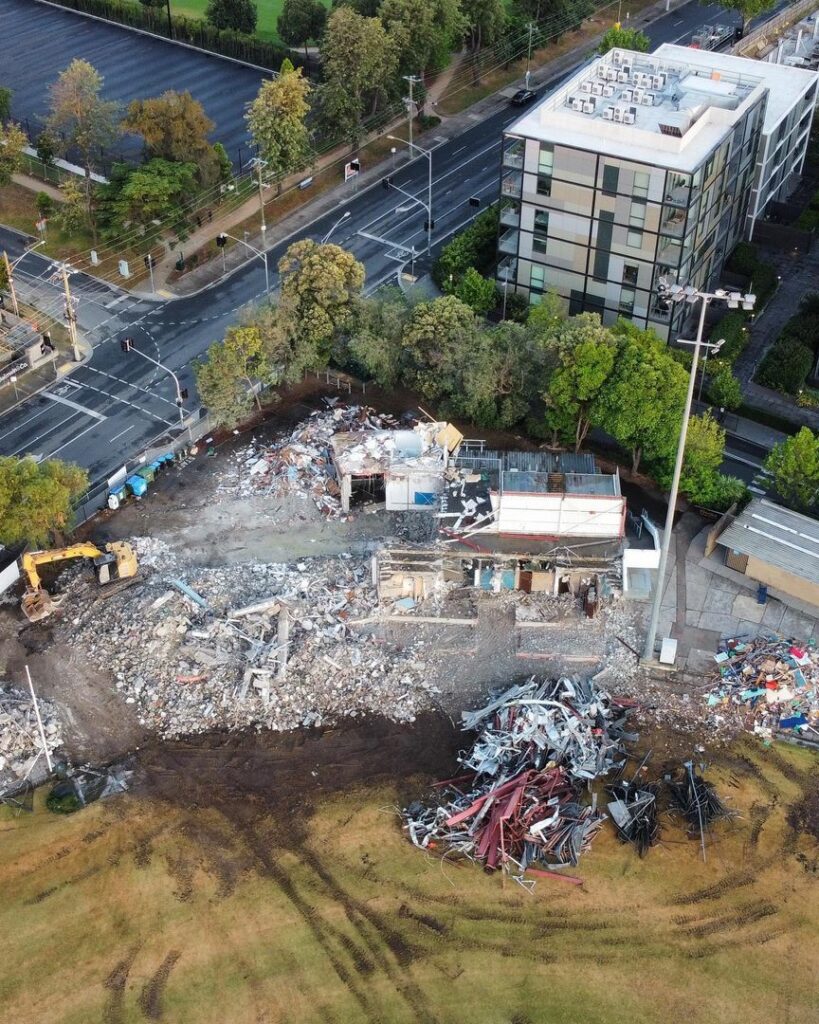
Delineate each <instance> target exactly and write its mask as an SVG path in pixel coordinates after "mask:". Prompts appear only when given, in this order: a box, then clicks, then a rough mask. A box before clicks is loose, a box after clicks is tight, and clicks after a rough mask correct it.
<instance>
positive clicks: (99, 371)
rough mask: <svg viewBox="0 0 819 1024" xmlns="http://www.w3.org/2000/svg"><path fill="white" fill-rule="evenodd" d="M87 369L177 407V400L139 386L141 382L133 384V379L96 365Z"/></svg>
mask: <svg viewBox="0 0 819 1024" xmlns="http://www.w3.org/2000/svg"><path fill="white" fill-rule="evenodd" d="M85 369H86V370H92V371H93V372H94V373H98V374H100V375H101V376H102V377H110V378H111V380H115V381H118V382H119V383H120V384H124V385H125V386H126V387H129V388H134V390H136V391H144V392H145V394H146V395H150V396H151V398H157V399H159V401H160V402H165V403H166V404H167V405H172V406H173V407H174V408H176V402H172V401H170V399H168V398H163V397H162V395H157V394H156V393H155V392H153V391H151V390H150V388H142V387H140V386H139V384H132V383H131V381H129V380H125V378H124V377H117V376H115V375H114V374H113V373H106V371H105V370H98V369H97V368H96V366H86V367H85Z"/></svg>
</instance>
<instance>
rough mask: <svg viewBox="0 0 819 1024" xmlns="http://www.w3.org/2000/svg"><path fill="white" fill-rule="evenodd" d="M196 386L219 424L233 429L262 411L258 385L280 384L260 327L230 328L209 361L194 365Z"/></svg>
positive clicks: (200, 360)
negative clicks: (252, 413) (249, 414)
mask: <svg viewBox="0 0 819 1024" xmlns="http://www.w3.org/2000/svg"><path fill="white" fill-rule="evenodd" d="M193 368H194V373H195V375H196V386H197V388H198V390H199V394H200V396H201V398H202V401H203V402H204V403H205V405H206V406H207V409H208V411H209V412H210V414H211V415H212V416H213V417H214V418H215V419H216V421H217V423H219V424H220V425H222V426H226V427H233V426H235V425H236V424H237V423H239V422H241V421H242V420H243V419H244V418H245V417H246V416H247V415H248V413H249V412H250V410H251V409H252V408H253V404H254V401H255V403H256V405H257V407H258V408H259V409H261V402H260V401H259V396H258V385H262V387H268V386H270V385H271V384H275V383H277V382H278V380H279V375H278V371H277V368H276V367H274V366H273V365H272V364H271V361H270V358H269V354H268V352H267V351H266V348H265V345H264V340H263V338H262V333H261V331H260V330H259V328H258V327H256V326H252V325H251V326H243V327H229V328H228V330H227V332H226V334H225V338H224V341H217V342H215V343H214V344H213V345H211V346H210V348H209V349H208V352H207V357H206V358H205V359H199V360H196V362H194V367H193Z"/></svg>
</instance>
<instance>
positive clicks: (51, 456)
mask: <svg viewBox="0 0 819 1024" xmlns="http://www.w3.org/2000/svg"><path fill="white" fill-rule="evenodd" d="M96 426H97V424H96V423H92V424H91V426H90V427H86V428H85V430H81V431H80V432H79V434H76V435H75V436H74V437H72V438H71V440H70V441H66V442H65V444H61V445H60V447H59V448H55V449H54V451H53V452H49V453H48V455H43V456H42V458H43V459H53V458H54V456H55V455H56V454H57V452H61V451H62V450H63V448H67V447H68V446H69V445H70V444H74V442H75V441H79V439H80V438H81V437H82V435H83V434H87V433H88V431H89V430H94V429H95V428H96Z"/></svg>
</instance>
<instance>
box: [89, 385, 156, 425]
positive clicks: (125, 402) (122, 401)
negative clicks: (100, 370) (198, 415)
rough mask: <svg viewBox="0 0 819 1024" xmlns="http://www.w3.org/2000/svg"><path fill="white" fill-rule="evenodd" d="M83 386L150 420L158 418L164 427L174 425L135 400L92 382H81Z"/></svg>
mask: <svg viewBox="0 0 819 1024" xmlns="http://www.w3.org/2000/svg"><path fill="white" fill-rule="evenodd" d="M83 387H84V388H88V390H89V391H96V392H97V394H100V395H105V397H106V398H110V399H111V401H112V402H118V403H119V404H120V405H127V406H128V407H129V408H130V409H136V411H137V412H138V413H141V414H142V415H143V416H150V417H151V419H152V420H158V421H159V422H160V423H164V424H165V426H166V427H173V426H175V424H174V423H172V422H171V421H170V420H163V419H162V417H161V416H157V415H156V414H155V413H152V412H149V410H148V409H143V408H142V406H141V405H137V404H136V403H135V402H129V401H128V399H127V398H122V397H121V396H120V395H112V394H111V392H110V391H103V389H102V388H97V387H94V385H93V384H83Z"/></svg>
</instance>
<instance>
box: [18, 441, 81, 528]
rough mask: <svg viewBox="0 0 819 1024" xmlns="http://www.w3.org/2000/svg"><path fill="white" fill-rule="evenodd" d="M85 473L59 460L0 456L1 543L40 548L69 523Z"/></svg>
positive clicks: (77, 467) (68, 526) (67, 526)
mask: <svg viewBox="0 0 819 1024" xmlns="http://www.w3.org/2000/svg"><path fill="white" fill-rule="evenodd" d="M87 488H88V474H87V473H86V472H85V470H84V469H80V468H79V466H75V465H72V464H71V463H68V462H61V461H60V460H59V459H48V460H47V461H45V462H40V463H37V462H35V461H34V459H29V458H25V459H18V458H14V457H5V458H2V457H0V543H3V544H21V543H28V544H32V545H34V546H36V547H43V546H45V545H46V544H48V543H50V542H52V541H53V540H54V539H55V537H56V536H57V535H58V534H62V533H63V532H65V531H66V530H68V529H69V528H70V526H71V522H72V518H73V503H74V502H75V501H76V500H77V498H79V496H80V495H81V494H82V493H83V492H84V491H85V490H87Z"/></svg>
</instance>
